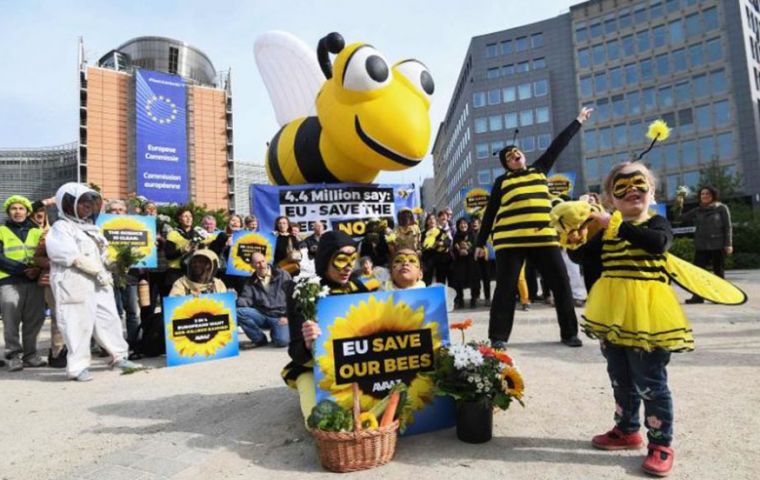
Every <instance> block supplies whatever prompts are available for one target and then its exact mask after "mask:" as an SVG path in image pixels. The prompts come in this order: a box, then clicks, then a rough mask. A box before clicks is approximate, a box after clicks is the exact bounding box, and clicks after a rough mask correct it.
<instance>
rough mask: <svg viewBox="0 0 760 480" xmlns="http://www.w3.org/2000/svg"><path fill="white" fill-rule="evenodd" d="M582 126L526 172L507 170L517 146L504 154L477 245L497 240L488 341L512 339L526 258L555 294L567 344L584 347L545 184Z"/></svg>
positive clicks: (570, 131) (565, 133)
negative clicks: (581, 344) (548, 174)
mask: <svg viewBox="0 0 760 480" xmlns="http://www.w3.org/2000/svg"><path fill="white" fill-rule="evenodd" d="M580 128H581V122H580V121H578V120H577V119H576V120H573V122H572V123H570V125H568V126H567V127H566V128H565V129H564V130H563V131H562V132H561V133H560V134H559V135H558V136H557V137H556V138H555V139H554V140H553V141H552V143H551V145H549V148H548V149H547V150H546V152H544V153H543V155H541V156H540V157H539V158H538V160H536V161H535V162H533V163H532V164H531V165H529V166H528V167H527V168H525V169H522V170H514V171H513V170H509V169H508V168H507V155H508V154H510V153H511V152H512V151H513V150H515V149H516V148H517V147H516V146H514V145H509V146H507V147H505V148H504V149H502V150H501V151H500V152H499V160H500V162H501V164H502V166H503V167H504V169H505V170H506V172H505V173H504V174H503V175H500V176H499V177H497V178H496V180H495V181H494V184H493V187H492V189H491V196H490V197H489V199H488V206H487V207H486V212H485V214H484V216H483V225H482V227H481V229H480V234H479V235H478V239H477V244H476V245H477V246H478V247H481V248H484V247H485V245H486V242H487V241H488V237H489V236H492V241H493V248H494V250H495V251H496V291H495V292H494V294H493V302H492V303H491V311H490V319H489V324H488V337H489V338H490V339H491V340H492V341H500V342H506V341H507V340H509V336H510V334H511V332H512V324H513V323H514V311H515V294H516V292H517V282H518V278H519V275H520V270H521V268H522V265H523V263H524V262H525V260H526V259H530V260H531V261H532V262H533V263H534V264H535V265H536V267H537V268H538V270H539V272H540V273H541V276H542V277H543V278H544V279H546V281H547V283H548V284H549V288H550V289H551V291H552V293H553V294H554V297H555V308H556V311H557V321H558V323H559V326H560V337H561V338H562V341H563V343H566V344H567V345H571V346H580V341H579V340H578V338H577V335H578V320H577V318H576V316H575V309H574V307H573V303H572V295H571V291H570V280H569V278H568V276H567V270H566V268H565V264H564V261H563V260H562V254H561V252H560V248H559V239H558V237H557V231H556V230H555V229H554V227H552V226H551V225H550V217H549V212H550V211H551V198H550V194H549V187H548V184H547V181H546V174H547V173H548V172H549V170H551V168H552V167H553V166H554V163H555V162H556V161H557V157H559V154H560V153H561V152H562V150H564V148H565V147H566V146H567V144H568V143H570V140H571V139H572V138H573V136H574V135H575V134H576V133H577V132H578V130H580Z"/></svg>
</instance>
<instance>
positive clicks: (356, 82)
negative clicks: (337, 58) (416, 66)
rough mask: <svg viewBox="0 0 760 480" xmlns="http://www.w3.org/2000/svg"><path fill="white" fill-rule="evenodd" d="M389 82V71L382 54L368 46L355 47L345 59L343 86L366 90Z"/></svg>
mask: <svg viewBox="0 0 760 480" xmlns="http://www.w3.org/2000/svg"><path fill="white" fill-rule="evenodd" d="M389 83H391V71H390V68H388V62H387V61H386V60H385V58H384V57H383V55H382V54H381V53H380V52H378V51H377V50H375V49H374V48H372V47H370V46H363V47H359V48H357V49H356V50H355V51H354V53H352V54H351V56H350V57H349V58H348V60H347V61H346V68H345V69H344V70H343V87H344V88H345V89H347V90H356V91H361V92H366V91H369V90H377V89H378V88H382V87H384V86H386V85H388V84H389Z"/></svg>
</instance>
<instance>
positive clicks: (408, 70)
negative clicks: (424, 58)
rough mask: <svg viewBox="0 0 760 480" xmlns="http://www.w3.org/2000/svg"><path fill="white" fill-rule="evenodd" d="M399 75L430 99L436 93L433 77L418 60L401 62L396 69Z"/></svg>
mask: <svg viewBox="0 0 760 480" xmlns="http://www.w3.org/2000/svg"><path fill="white" fill-rule="evenodd" d="M394 68H395V69H396V70H397V71H398V72H399V73H401V74H402V75H403V76H405V77H406V78H407V79H409V81H410V82H412V85H414V86H415V87H417V89H418V90H419V91H421V92H422V93H424V94H425V96H426V97H428V98H430V96H431V95H433V92H434V91H435V83H433V76H432V75H430V72H429V71H428V69H427V67H426V66H425V65H423V64H422V62H418V61H417V60H404V61H402V62H399V63H397V64H396V66H395V67H394Z"/></svg>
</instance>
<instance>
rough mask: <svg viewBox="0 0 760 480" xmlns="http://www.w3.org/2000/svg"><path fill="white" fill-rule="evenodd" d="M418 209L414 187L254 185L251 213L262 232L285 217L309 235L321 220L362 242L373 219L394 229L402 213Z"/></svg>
mask: <svg viewBox="0 0 760 480" xmlns="http://www.w3.org/2000/svg"><path fill="white" fill-rule="evenodd" d="M415 206H416V201H415V188H414V185H412V184H404V185H396V184H358V183H335V184H318V185H316V184H306V185H291V186H271V185H251V212H253V214H254V215H256V217H257V218H258V219H259V225H261V228H262V229H265V228H266V229H268V228H272V227H273V225H274V221H275V219H276V218H277V217H279V216H281V215H284V216H286V217H288V219H289V220H290V221H291V222H296V223H298V224H299V225H300V227H301V233H302V234H305V235H307V234H309V233H311V232H312V231H313V229H314V222H315V221H317V220H320V221H323V222H327V224H326V225H325V226H326V227H328V228H331V229H333V230H340V231H343V232H345V233H347V234H348V235H351V236H352V237H355V238H359V237H361V236H363V234H364V230H365V226H366V223H367V221H369V220H370V219H372V218H378V219H386V220H388V221H389V223H388V224H389V225H393V223H394V222H395V221H396V213H397V212H398V211H400V210H401V209H403V208H410V209H411V208H414V207H415Z"/></svg>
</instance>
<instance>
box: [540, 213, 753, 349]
mask: <svg viewBox="0 0 760 480" xmlns="http://www.w3.org/2000/svg"><path fill="white" fill-rule="evenodd" d="M558 207H559V206H557V207H555V208H554V210H553V213H554V214H555V215H556V216H557V217H560V216H562V214H564V216H565V217H566V218H567V219H568V221H567V222H563V223H566V224H568V225H569V224H571V223H573V220H575V222H574V223H576V224H577V223H578V221H577V219H574V218H573V219H571V217H577V216H578V215H579V209H576V211H575V212H570V210H569V209H565V210H562V209H558ZM580 216H583V213H580ZM581 223H583V222H581ZM622 226H623V221H622V218H621V216H620V212H615V214H613V216H612V218H611V220H610V224H609V226H608V227H607V228H606V229H605V230H604V231H603V233H600V234H597V235H596V236H595V237H594V238H593V239H589V241H588V243H586V244H584V245H583V246H582V247H581V248H579V249H578V251H577V253H576V251H573V250H571V253H570V256H571V257H574V259H576V260H577V259H580V258H582V256H583V255H589V254H591V255H592V256H597V255H599V256H600V257H599V258H600V259H601V264H602V277H601V278H600V279H599V280H598V281H597V282H596V283H594V286H593V288H592V289H591V292H590V293H589V297H588V302H587V304H586V311H585V312H584V315H583V317H584V323H583V330H584V331H585V332H586V334H587V335H589V336H590V337H592V338H599V339H603V340H608V341H610V342H612V343H615V344H617V345H623V346H630V347H638V348H642V349H644V350H647V351H650V350H653V349H655V348H664V349H667V350H671V351H685V350H692V349H693V348H694V339H693V336H692V331H691V326H690V324H689V321H688V319H687V318H686V316H685V315H684V314H683V310H682V309H681V306H680V304H679V302H678V298H677V297H676V295H675V292H674V291H673V289H672V288H671V287H670V283H671V282H675V283H677V284H678V285H680V286H681V287H683V288H684V289H685V290H687V291H689V292H691V293H693V294H696V295H699V296H702V297H704V298H706V299H708V300H710V301H711V302H714V303H720V304H724V305H740V304H742V303H744V302H746V301H747V295H746V294H745V293H744V292H743V291H742V290H741V289H739V288H738V287H736V286H734V285H733V284H731V283H729V282H727V281H726V280H724V279H722V278H720V277H718V276H716V275H713V274H712V273H710V272H707V271H705V270H703V269H701V268H699V267H696V266H694V265H691V264H690V263H688V262H686V261H684V260H681V259H680V258H678V257H676V256H675V255H672V254H670V253H667V252H666V251H660V250H659V249H653V248H651V247H649V246H648V244H649V243H652V242H651V241H646V238H643V239H639V241H630V240H631V239H637V238H638V237H644V234H645V233H646V232H647V231H648V230H652V231H659V232H663V233H662V234H663V235H668V236H670V238H672V233H671V231H670V225H669V224H668V222H667V220H665V219H664V218H663V217H660V216H657V215H655V216H653V217H651V218H650V219H649V220H647V221H646V222H644V223H642V224H640V225H634V226H627V227H626V228H625V230H626V234H625V235H623V234H621V233H619V232H620V231H621V230H624V229H623V228H621V227H622ZM637 230H638V232H639V233H637ZM611 298H614V299H616V301H615V302H614V303H612V302H610V300H609V299H611Z"/></svg>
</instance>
